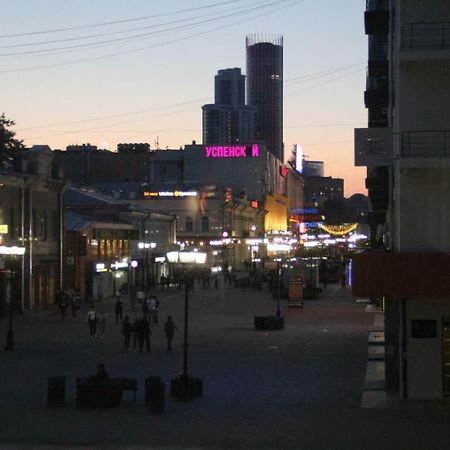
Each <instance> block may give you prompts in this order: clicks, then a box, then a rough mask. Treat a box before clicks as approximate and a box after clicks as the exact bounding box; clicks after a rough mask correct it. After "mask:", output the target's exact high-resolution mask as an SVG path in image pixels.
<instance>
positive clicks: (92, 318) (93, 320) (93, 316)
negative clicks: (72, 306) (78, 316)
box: [87, 306, 97, 338]
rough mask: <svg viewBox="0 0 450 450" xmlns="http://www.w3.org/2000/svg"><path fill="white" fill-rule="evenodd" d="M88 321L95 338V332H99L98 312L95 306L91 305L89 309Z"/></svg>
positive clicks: (92, 335)
mask: <svg viewBox="0 0 450 450" xmlns="http://www.w3.org/2000/svg"><path fill="white" fill-rule="evenodd" d="M87 322H88V325H89V332H90V334H91V338H93V337H94V336H95V333H97V313H96V312H95V309H94V306H91V307H90V309H89V312H88V314H87Z"/></svg>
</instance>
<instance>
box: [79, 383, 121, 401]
mask: <svg viewBox="0 0 450 450" xmlns="http://www.w3.org/2000/svg"><path fill="white" fill-rule="evenodd" d="M121 400H122V388H121V386H120V380H118V379H114V378H111V379H106V380H95V379H93V378H77V406H78V407H79V408H114V407H116V406H118V405H119V403H120V401H121Z"/></svg>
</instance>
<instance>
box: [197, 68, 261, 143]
mask: <svg viewBox="0 0 450 450" xmlns="http://www.w3.org/2000/svg"><path fill="white" fill-rule="evenodd" d="M202 111H203V143H204V144H208V145H226V144H236V143H238V142H252V141H253V140H254V130H255V127H254V124H255V108H252V107H249V106H246V105H245V75H243V74H242V73H241V69H240V68H238V67H234V68H232V69H221V70H219V71H218V73H217V75H216V76H215V79H214V103H213V104H209V105H203V106H202Z"/></svg>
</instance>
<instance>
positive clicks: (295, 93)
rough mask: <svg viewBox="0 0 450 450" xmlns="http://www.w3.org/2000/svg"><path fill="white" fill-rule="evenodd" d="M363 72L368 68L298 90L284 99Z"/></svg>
mask: <svg viewBox="0 0 450 450" xmlns="http://www.w3.org/2000/svg"><path fill="white" fill-rule="evenodd" d="M363 70H366V68H365V67H364V68H362V69H357V70H353V71H352V72H349V73H345V74H343V75H339V76H337V77H334V78H332V79H331V80H325V81H322V82H321V83H317V84H315V85H313V86H310V87H308V88H305V89H300V90H298V91H295V92H292V93H290V94H289V95H285V96H284V97H283V98H289V97H293V96H294V95H297V94H300V93H301V92H306V91H309V90H311V89H314V88H316V87H319V86H323V85H324V84H327V83H330V82H332V81H336V80H339V79H340V78H344V77H348V76H350V75H353V74H355V73H358V72H361V71H363Z"/></svg>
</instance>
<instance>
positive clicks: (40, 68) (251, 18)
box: [0, 0, 303, 73]
mask: <svg viewBox="0 0 450 450" xmlns="http://www.w3.org/2000/svg"><path fill="white" fill-rule="evenodd" d="M281 1H283V0H278V1H277V2H276V3H280V2H281ZM301 1H303V0H294V1H292V2H290V3H288V4H285V5H283V6H281V7H279V8H274V9H272V10H271V11H266V12H264V13H261V14H257V15H254V16H252V17H249V18H246V19H242V20H238V21H235V22H233V23H230V24H226V25H222V26H220V27H216V28H214V29H212V30H205V31H201V32H198V33H194V34H191V35H188V36H184V37H180V38H176V39H172V40H169V41H165V42H161V43H157V44H151V45H146V46H144V47H139V48H135V49H129V50H123V51H120V52H115V53H110V54H108V55H101V56H94V57H91V58H83V59H78V60H73V61H67V62H64V63H54V64H47V65H42V66H32V67H25V68H20V69H7V70H1V71H0V73H17V72H29V71H34V70H43V69H49V68H54V67H62V66H67V65H74V64H80V63H84V62H92V61H98V60H101V59H106V58H112V57H115V56H121V55H127V54H131V53H137V52H141V51H145V50H148V49H150V48H155V47H161V46H164V45H168V44H173V43H175V42H181V41H185V40H187V39H190V38H193V37H198V36H203V35H205V34H209V33H212V32H217V31H218V30H222V29H225V28H230V27H232V26H234V25H238V24H240V23H243V22H248V21H249V20H253V19H256V18H259V17H262V16H265V15H267V14H270V13H274V12H277V11H280V10H282V9H286V8H288V7H290V6H292V5H294V4H296V3H299V2H301Z"/></svg>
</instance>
